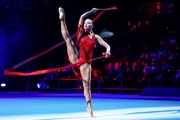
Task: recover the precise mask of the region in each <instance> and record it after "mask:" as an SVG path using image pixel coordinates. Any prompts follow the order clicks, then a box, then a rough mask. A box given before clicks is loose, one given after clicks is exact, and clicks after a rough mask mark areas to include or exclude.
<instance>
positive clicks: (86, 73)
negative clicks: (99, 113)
mask: <svg viewBox="0 0 180 120" xmlns="http://www.w3.org/2000/svg"><path fill="white" fill-rule="evenodd" d="M97 10H98V8H93V9H92V10H90V11H88V12H85V13H84V14H82V15H81V16H80V18H79V23H78V30H77V34H76V41H75V42H73V40H72V38H71V36H70V35H69V33H68V29H67V26H66V21H65V11H64V9H63V8H61V7H59V9H58V12H59V19H60V25H61V34H62V37H63V39H64V40H65V42H66V47H67V54H68V57H69V61H70V63H71V66H72V68H73V71H74V73H75V74H76V76H77V77H79V78H81V79H82V81H83V88H84V96H85V99H86V102H87V111H88V112H89V114H90V116H91V117H94V115H93V110H92V98H91V88H90V87H91V85H90V84H91V59H92V53H93V50H94V48H95V47H96V41H98V42H99V44H100V45H102V46H104V47H105V48H106V53H105V58H107V57H109V56H110V46H109V45H108V44H107V43H106V42H105V41H104V40H103V39H102V37H100V35H97V34H94V33H93V31H92V29H93V21H92V20H91V19H86V20H85V18H86V17H87V16H88V15H90V14H93V13H95V12H96V11H97Z"/></svg>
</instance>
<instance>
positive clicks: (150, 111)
mask: <svg viewBox="0 0 180 120" xmlns="http://www.w3.org/2000/svg"><path fill="white" fill-rule="evenodd" d="M92 97H93V100H92V102H93V109H94V115H95V116H96V118H90V117H89V114H88V113H87V112H86V102H85V99H84V96H83V94H60V93H38V92H1V93H0V120H85V119H86V120H91V119H94V120H179V119H180V98H179V97H153V96H139V95H134V94H133V95H129V94H128V95H123V94H92Z"/></svg>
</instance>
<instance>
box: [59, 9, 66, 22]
mask: <svg viewBox="0 0 180 120" xmlns="http://www.w3.org/2000/svg"><path fill="white" fill-rule="evenodd" d="M58 11H59V19H60V20H62V19H64V18H65V15H64V9H63V8H62V7H59V9H58Z"/></svg>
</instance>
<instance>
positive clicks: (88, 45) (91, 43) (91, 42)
mask: <svg viewBox="0 0 180 120" xmlns="http://www.w3.org/2000/svg"><path fill="white" fill-rule="evenodd" d="M80 32H82V25H79V26H78V34H81V33H80ZM76 43H78V44H76V45H77V48H78V50H79V53H78V54H79V59H78V62H77V63H75V64H71V66H72V68H73V71H74V73H75V75H76V76H77V77H81V75H80V66H81V65H82V64H84V63H89V64H91V59H92V53H93V50H94V48H95V47H96V39H95V35H93V36H92V38H90V37H89V36H88V35H85V34H81V37H80V39H79V41H78V42H76Z"/></svg>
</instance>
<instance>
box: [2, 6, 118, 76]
mask: <svg viewBox="0 0 180 120" xmlns="http://www.w3.org/2000/svg"><path fill="white" fill-rule="evenodd" d="M111 8H112V9H116V6H113V7H110V8H107V10H108V9H111ZM105 11H106V10H103V11H101V12H100V13H99V14H98V15H97V16H96V17H95V18H94V19H93V22H95V21H96V20H97V19H98V18H99V17H100V16H101V15H102V14H103V13H104V12H105ZM75 36H76V33H75V34H73V35H72V36H71V37H72V38H74V37H75ZM64 43H65V41H62V42H60V43H58V44H56V45H54V46H53V47H51V48H49V49H47V50H45V51H43V52H41V53H39V54H37V55H35V56H33V57H31V58H29V59H27V60H25V61H23V62H21V63H19V64H16V65H14V66H13V67H11V68H7V69H5V70H4V74H5V75H13V76H32V75H40V74H46V73H50V72H54V71H57V70H62V69H66V68H67V67H69V66H64V67H59V68H51V69H44V70H37V71H32V72H18V71H12V70H14V69H16V68H19V67H20V66H22V65H24V64H27V63H29V62H30V61H32V60H34V59H36V58H38V57H40V56H42V55H44V54H46V53H48V52H50V51H52V50H54V49H55V48H57V47H59V46H61V45H63V44H64ZM103 57H104V56H101V57H98V58H94V59H92V60H96V59H100V58H103Z"/></svg>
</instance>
